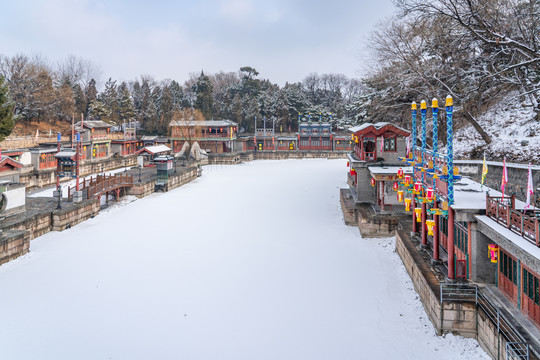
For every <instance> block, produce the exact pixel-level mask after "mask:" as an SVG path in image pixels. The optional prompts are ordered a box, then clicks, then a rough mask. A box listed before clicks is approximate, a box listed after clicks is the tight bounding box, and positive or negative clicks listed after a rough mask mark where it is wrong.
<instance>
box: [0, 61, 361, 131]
mask: <svg viewBox="0 0 540 360" xmlns="http://www.w3.org/2000/svg"><path fill="white" fill-rule="evenodd" d="M0 74H1V76H2V77H3V78H5V79H6V83H7V88H8V89H9V92H8V93H9V95H10V98H11V101H12V105H13V109H14V115H15V120H16V121H17V122H18V123H20V124H30V122H32V123H35V122H36V121H37V122H41V121H45V122H52V121H63V122H65V123H66V124H70V123H71V119H72V117H75V120H76V121H78V119H79V118H80V116H81V114H82V115H83V116H84V117H85V118H93V119H100V120H104V121H107V122H109V123H111V124H114V125H120V124H122V123H123V122H125V121H137V122H138V123H139V125H140V131H141V132H143V133H151V134H160V135H166V134H167V127H168V124H169V122H170V121H171V120H172V119H173V118H175V117H176V118H181V117H182V116H184V113H185V111H184V110H186V109H197V110H199V111H200V112H201V113H202V114H203V115H204V118H206V119H230V120H233V121H236V122H238V123H239V124H240V125H241V130H242V129H243V130H245V131H250V130H252V128H253V126H254V122H253V120H254V118H255V116H257V117H258V118H259V119H261V118H262V117H266V118H273V117H275V119H276V125H277V126H280V127H282V128H283V129H284V130H285V129H287V130H288V129H289V127H290V128H291V130H296V128H297V122H298V114H299V113H300V114H301V117H302V118H304V119H307V117H308V116H309V114H311V116H312V117H313V118H314V119H317V120H318V117H319V114H321V116H322V117H323V118H324V120H328V119H329V118H330V115H332V116H333V119H334V120H337V119H348V118H352V117H353V116H354V113H353V112H352V111H351V110H350V109H349V104H350V103H351V102H352V100H353V99H354V98H355V97H356V96H358V95H359V94H361V92H362V84H361V82H360V80H358V79H349V78H347V77H346V76H344V75H341V74H322V75H318V74H311V75H309V76H307V77H306V78H305V79H304V81H303V82H301V83H291V84H289V83H286V84H285V85H284V86H283V87H281V86H279V85H277V84H274V83H272V82H271V81H270V80H268V79H262V76H260V74H259V73H258V72H257V70H256V69H254V68H252V67H249V66H246V67H242V68H240V69H239V71H237V72H219V73H216V74H210V73H205V72H204V71H201V72H200V73H193V74H191V75H190V77H189V79H188V80H187V81H185V83H184V84H180V83H179V82H177V81H175V80H164V81H157V80H155V79H154V78H152V77H151V76H148V75H141V76H140V77H139V78H138V79H135V80H132V81H129V82H121V83H119V82H118V81H117V80H114V79H113V78H109V79H108V80H107V81H106V82H105V83H104V85H103V86H102V87H103V89H102V90H101V91H99V90H98V86H97V84H96V78H99V76H100V74H99V68H98V66H96V65H94V64H92V63H90V62H89V61H87V60H84V59H80V58H76V57H69V58H68V59H66V60H65V61H64V62H61V63H59V64H57V65H52V64H50V63H49V62H47V61H46V60H45V59H43V58H32V57H29V56H26V55H17V56H13V57H7V56H2V57H0Z"/></svg>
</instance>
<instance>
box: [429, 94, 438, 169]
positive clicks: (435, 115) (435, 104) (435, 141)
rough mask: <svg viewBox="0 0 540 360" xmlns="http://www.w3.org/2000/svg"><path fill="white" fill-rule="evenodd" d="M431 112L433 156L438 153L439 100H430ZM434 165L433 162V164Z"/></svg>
mask: <svg viewBox="0 0 540 360" xmlns="http://www.w3.org/2000/svg"><path fill="white" fill-rule="evenodd" d="M431 112H432V114H433V154H434V155H435V154H436V153H437V151H439V129H438V123H437V120H438V115H439V100H437V99H436V98H433V100H431ZM433 165H435V162H433Z"/></svg>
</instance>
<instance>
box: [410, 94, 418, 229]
mask: <svg viewBox="0 0 540 360" xmlns="http://www.w3.org/2000/svg"><path fill="white" fill-rule="evenodd" d="M411 115H412V138H413V141H412V146H411V149H412V154H413V162H414V159H415V157H416V153H415V149H416V130H417V129H416V102H414V101H413V103H412V104H411ZM412 178H413V181H414V179H415V166H414V164H413V174H412ZM411 202H412V204H411V205H412V213H413V215H412V221H413V224H412V231H413V232H414V233H416V219H415V217H416V215H415V211H414V209H415V208H416V200H415V195H414V194H413V196H412V201H411Z"/></svg>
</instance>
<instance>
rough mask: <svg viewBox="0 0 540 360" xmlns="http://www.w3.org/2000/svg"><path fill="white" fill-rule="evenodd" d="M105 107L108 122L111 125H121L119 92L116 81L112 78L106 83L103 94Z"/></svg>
mask: <svg viewBox="0 0 540 360" xmlns="http://www.w3.org/2000/svg"><path fill="white" fill-rule="evenodd" d="M101 98H102V101H103V105H104V106H105V108H106V111H107V117H106V119H104V120H106V121H107V122H109V123H110V124H114V125H119V123H120V121H119V119H118V92H117V90H116V80H115V81H113V80H112V79H111V78H109V80H108V81H107V82H106V83H105V90H103V93H102V94H101Z"/></svg>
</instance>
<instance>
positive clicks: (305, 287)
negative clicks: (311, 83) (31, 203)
mask: <svg viewBox="0 0 540 360" xmlns="http://www.w3.org/2000/svg"><path fill="white" fill-rule="evenodd" d="M345 164H346V161H345V160H286V161H254V162H251V163H247V164H241V165H234V166H211V167H205V170H204V175H203V177H201V178H197V179H196V180H194V181H193V182H191V183H189V184H187V185H184V186H182V187H180V188H177V189H175V190H173V191H170V192H168V193H156V194H152V195H149V196H147V197H145V198H143V199H140V200H136V201H132V202H128V201H124V202H121V203H120V205H119V206H113V207H111V208H109V209H107V210H105V211H102V212H101V213H100V214H99V215H98V216H96V218H94V219H91V220H88V221H86V222H84V223H82V224H79V225H77V226H76V227H74V228H72V229H69V230H66V231H63V232H59V233H48V234H46V235H44V236H42V237H40V238H38V239H35V240H33V241H32V243H31V252H30V253H29V254H28V255H25V256H24V257H22V258H19V259H17V260H15V261H12V262H10V263H8V264H5V265H3V266H1V267H0V291H1V293H2V294H3V295H2V296H0V307H1V308H2V309H4V310H5V311H4V312H3V316H2V322H1V323H0V346H1V348H2V358H6V359H55V360H57V359H109V358H110V359H152V358H153V359H235V360H237V359H361V358H371V359H434V358H437V359H488V356H487V355H486V354H485V353H484V352H483V351H482V350H481V349H480V348H479V346H478V344H477V342H476V341H475V340H472V339H463V338H460V337H455V336H452V335H448V336H446V337H445V338H441V337H436V336H435V334H434V330H433V328H432V326H431V323H430V322H429V320H428V319H427V316H426V314H425V312H424V311H423V308H422V305H421V303H420V301H419V299H418V296H417V294H416V293H415V292H414V290H413V288H412V284H411V282H410V280H409V279H408V277H407V275H406V273H405V270H404V268H403V266H402V264H401V261H400V259H399V257H398V256H397V254H396V253H395V252H394V251H393V249H394V244H393V241H394V240H393V239H382V240H381V239H377V240H375V239H362V238H361V237H360V234H359V232H358V229H357V228H354V227H348V226H345V225H344V223H343V220H342V214H341V210H340V205H339V188H340V187H343V186H345V184H344V181H345V171H346V166H345ZM132 200H133V199H132Z"/></svg>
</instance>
